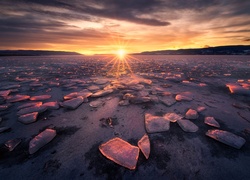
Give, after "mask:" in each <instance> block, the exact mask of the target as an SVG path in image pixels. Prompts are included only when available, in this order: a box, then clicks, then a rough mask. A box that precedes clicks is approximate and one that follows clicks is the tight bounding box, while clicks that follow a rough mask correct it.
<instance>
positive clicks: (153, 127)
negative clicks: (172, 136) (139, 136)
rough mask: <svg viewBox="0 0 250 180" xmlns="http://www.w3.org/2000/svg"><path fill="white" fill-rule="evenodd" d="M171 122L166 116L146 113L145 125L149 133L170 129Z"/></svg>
mask: <svg viewBox="0 0 250 180" xmlns="http://www.w3.org/2000/svg"><path fill="white" fill-rule="evenodd" d="M169 123H170V121H169V120H167V119H166V118H164V117H161V116H153V115H151V114H149V113H146V114H145V126H146V131H147V132H148V133H156V132H163V131H168V130H169Z"/></svg>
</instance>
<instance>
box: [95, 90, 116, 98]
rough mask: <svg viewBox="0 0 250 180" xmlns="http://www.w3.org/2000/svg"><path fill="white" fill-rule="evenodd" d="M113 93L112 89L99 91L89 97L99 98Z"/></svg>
mask: <svg viewBox="0 0 250 180" xmlns="http://www.w3.org/2000/svg"><path fill="white" fill-rule="evenodd" d="M112 92H113V89H107V90H101V91H98V92H96V93H94V94H92V95H91V97H101V96H106V95H108V94H110V93H112Z"/></svg>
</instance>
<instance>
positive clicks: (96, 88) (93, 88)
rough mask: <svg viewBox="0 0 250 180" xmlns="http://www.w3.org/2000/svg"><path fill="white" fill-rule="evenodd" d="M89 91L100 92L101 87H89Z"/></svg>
mask: <svg viewBox="0 0 250 180" xmlns="http://www.w3.org/2000/svg"><path fill="white" fill-rule="evenodd" d="M88 90H90V91H98V90H100V87H99V86H95V85H92V86H89V87H88Z"/></svg>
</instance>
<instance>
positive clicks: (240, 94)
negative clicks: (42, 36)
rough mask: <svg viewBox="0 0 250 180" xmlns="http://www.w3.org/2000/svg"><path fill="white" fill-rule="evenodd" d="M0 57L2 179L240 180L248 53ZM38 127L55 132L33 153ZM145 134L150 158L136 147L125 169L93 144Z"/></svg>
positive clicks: (243, 175) (247, 127) (248, 100)
mask: <svg viewBox="0 0 250 180" xmlns="http://www.w3.org/2000/svg"><path fill="white" fill-rule="evenodd" d="M0 62H1V63H0V77H1V79H0V118H1V119H0V174H1V177H3V178H4V179H17V178H20V177H21V178H23V179H44V178H48V179H53V178H54V179H55V178H56V179H57V178H58V179H59V178H60V179H106V178H108V179H122V178H124V179H132V178H135V179H155V178H156V177H157V178H160V179H250V172H249V170H248V169H247V168H246V167H248V166H249V161H250V56H198V55H196V56H176V55H175V56H166V55H165V56H160V55H159V56H138V55H137V56H136V55H131V56H130V57H128V58H127V59H125V60H118V59H115V58H114V57H112V56H39V57H0ZM170 113H173V114H174V116H172V115H173V114H170ZM176 115H178V117H177V116H176ZM163 126H164V127H163ZM1 128H2V129H1ZM45 129H50V130H55V132H56V136H55V137H53V138H52V139H53V140H52V141H51V142H49V143H48V144H47V145H45V146H43V147H41V148H40V149H39V150H37V151H36V152H34V153H33V150H30V144H29V143H30V141H31V140H32V139H33V138H34V137H35V136H37V135H38V134H39V133H41V132H43V131H44V130H45ZM214 129H216V133H217V130H221V131H219V132H222V133H220V134H219V135H218V136H219V137H218V136H217V134H216V133H215V131H210V130H214ZM1 131H2V132H1ZM224 132H226V133H224ZM53 133H54V131H53ZM231 133H232V134H234V135H236V137H234V136H232V137H231V136H230V135H231ZM145 134H146V135H148V137H149V141H150V146H149V147H150V149H151V151H150V155H149V158H148V159H146V158H145V157H144V155H143V153H142V152H143V151H142V152H140V154H139V155H138V156H139V157H137V159H136V168H135V170H129V169H128V168H126V166H124V165H123V162H120V160H116V161H115V162H116V163H114V162H113V161H111V160H110V158H109V157H108V158H106V157H107V156H108V155H106V154H105V153H103V152H102V153H101V152H100V151H99V147H100V145H103V143H105V142H107V141H109V140H111V139H113V138H116V137H118V138H121V139H123V140H124V141H126V142H129V143H130V144H131V145H133V146H135V147H137V146H138V145H137V142H138V141H139V140H140V139H141V138H142V137H143V136H144V135H145ZM41 136H42V135H41ZM214 136H216V137H214ZM211 137H212V138H211ZM213 138H214V139H217V141H216V140H214V139H213ZM238 138H239V139H238ZM232 139H233V140H232ZM9 140H15V141H11V142H13V143H14V144H16V145H17V146H16V147H14V150H13V151H10V149H9V147H8V146H6V142H8V141H9ZM16 142H18V143H16ZM13 143H12V144H13ZM119 143H120V142H119ZM241 143H242V144H241ZM7 144H8V143H7ZM12 146H13V145H12ZM102 147H103V146H102ZM31 151H32V153H31ZM109 153H110V151H108V153H107V154H109ZM104 156H106V157H104ZM121 159H122V158H121ZM117 161H119V162H117ZM118 164H119V165H118ZM123 166H124V167H123ZM129 167H130V166H129ZM131 167H132V166H131ZM13 172H14V173H13Z"/></svg>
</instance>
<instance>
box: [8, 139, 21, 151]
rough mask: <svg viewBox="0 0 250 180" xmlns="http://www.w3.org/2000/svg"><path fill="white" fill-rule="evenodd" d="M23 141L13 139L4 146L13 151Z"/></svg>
mask: <svg viewBox="0 0 250 180" xmlns="http://www.w3.org/2000/svg"><path fill="white" fill-rule="evenodd" d="M21 142H22V140H21V139H20V138H16V139H11V140H8V141H7V142H5V143H4V145H5V146H6V147H7V148H8V149H9V151H13V150H14V149H15V148H16V147H17V146H18V145H19V144H20V143H21Z"/></svg>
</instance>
